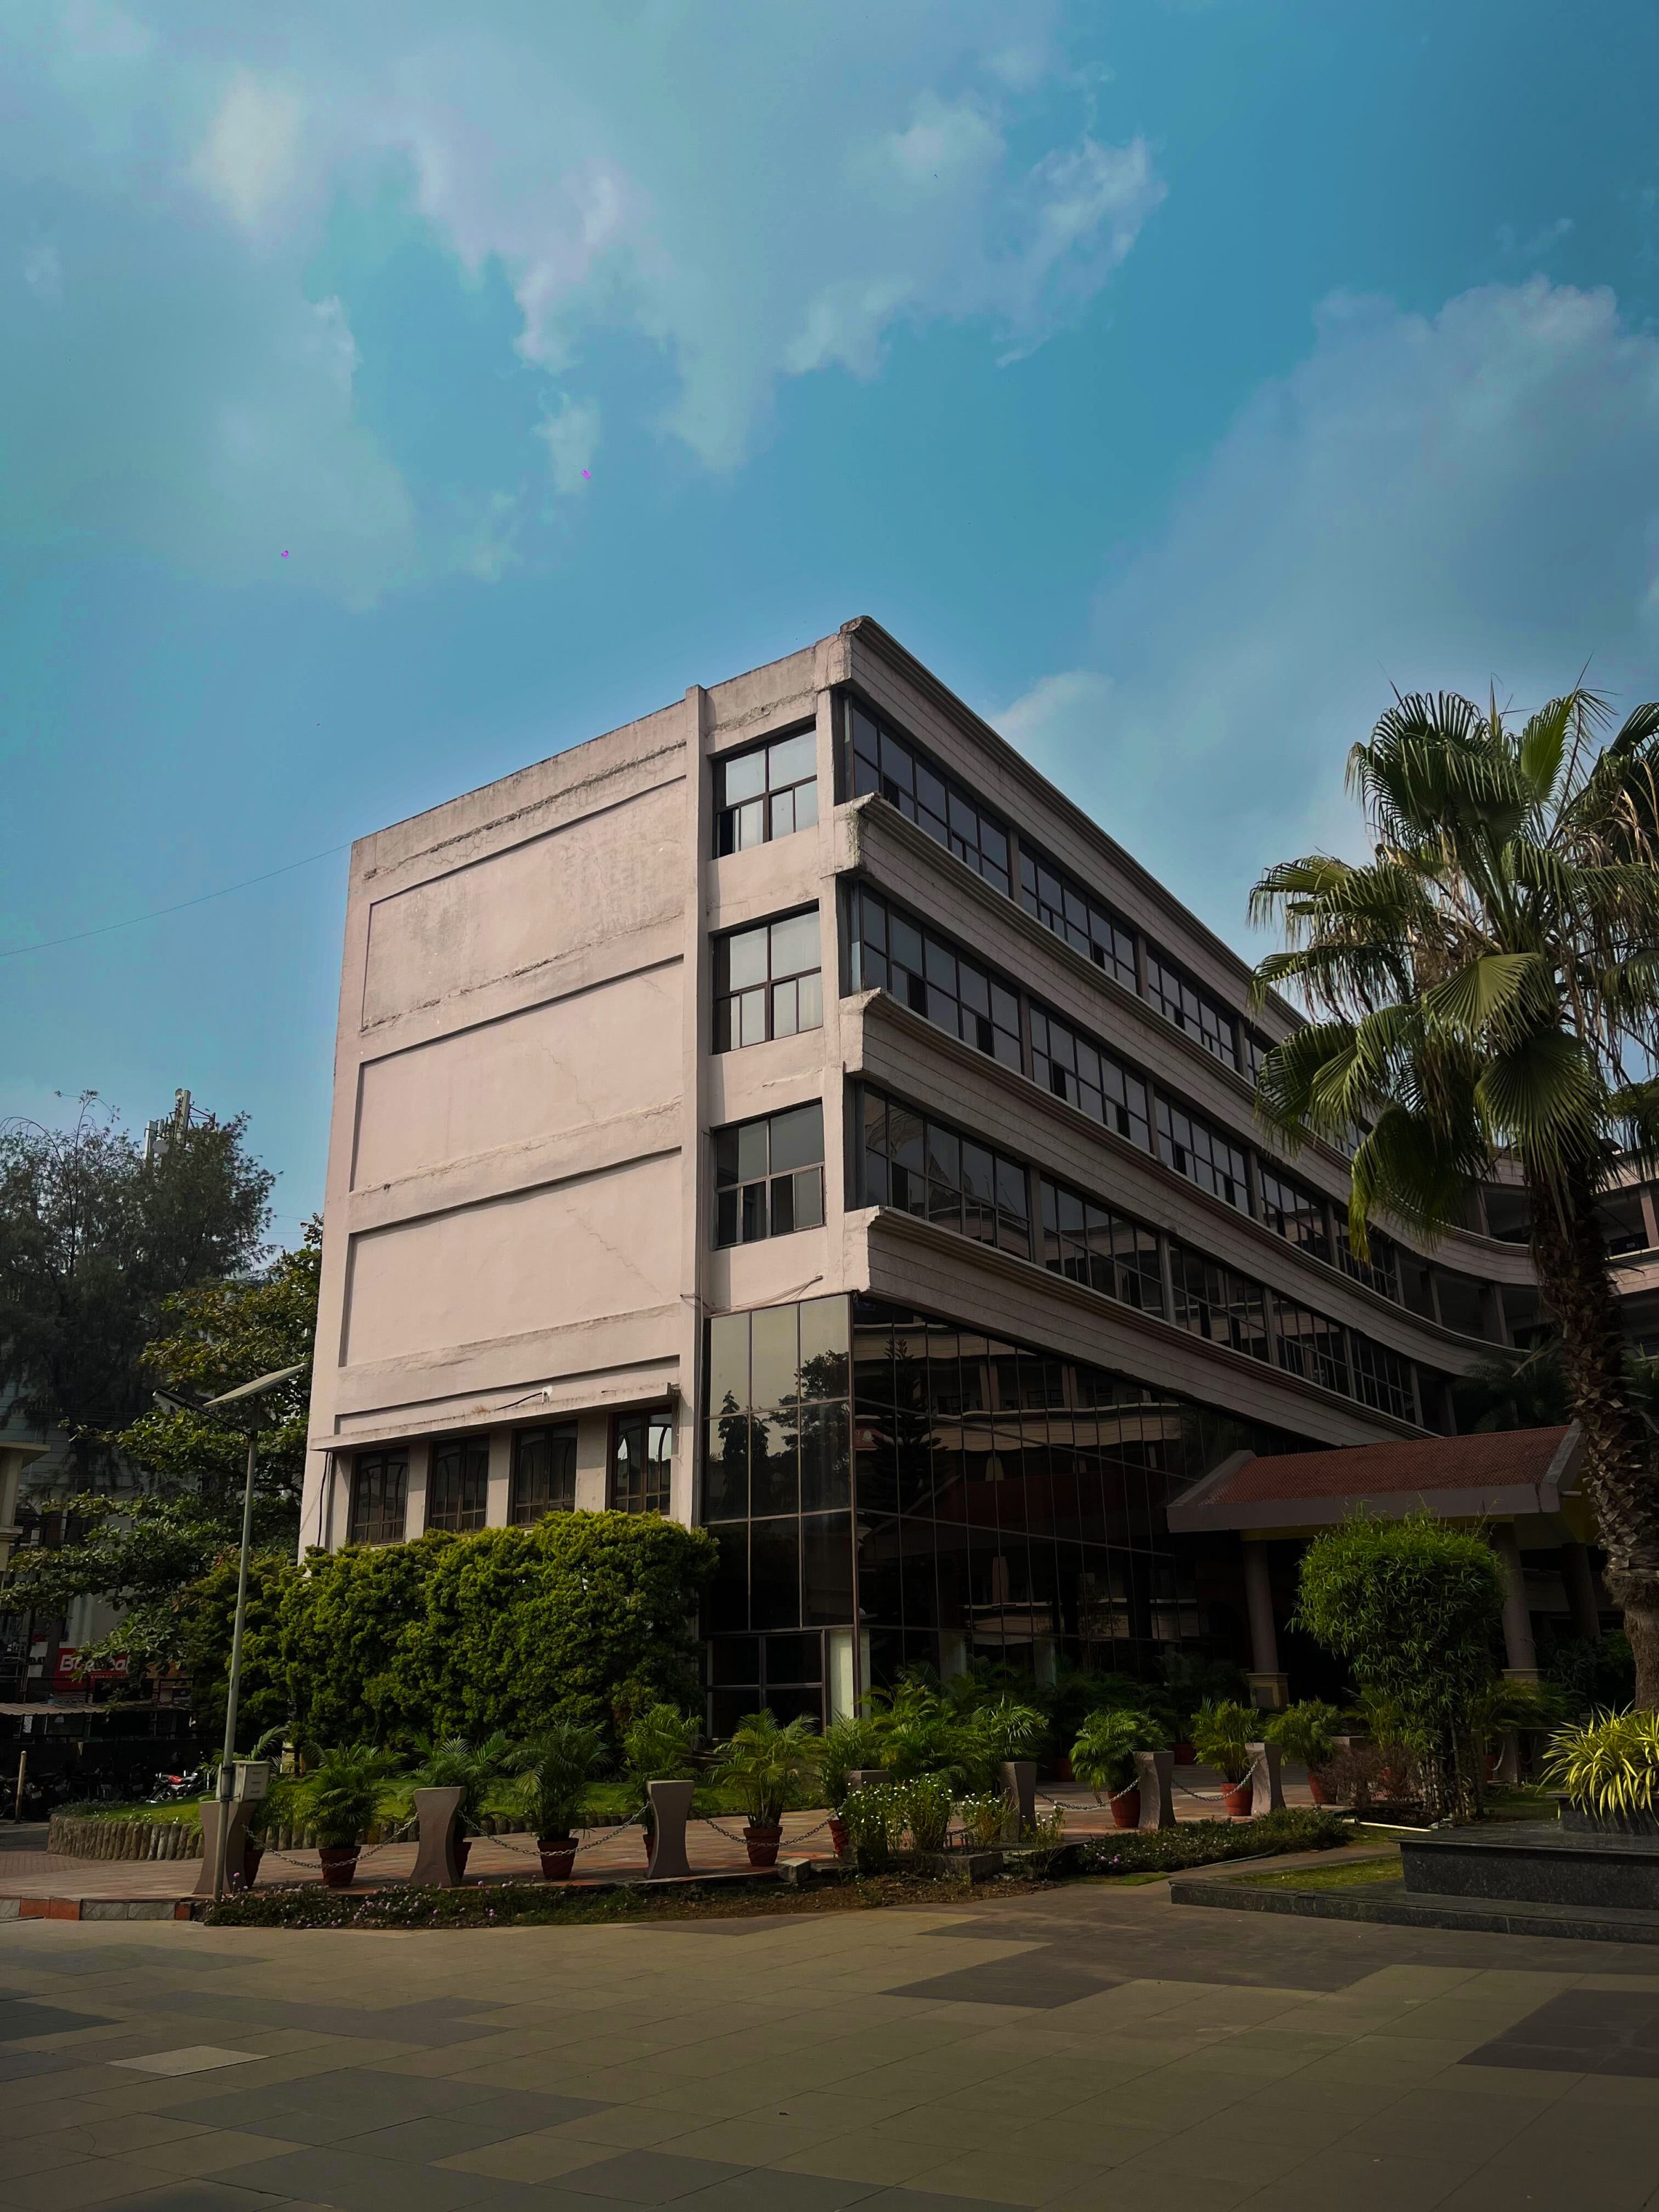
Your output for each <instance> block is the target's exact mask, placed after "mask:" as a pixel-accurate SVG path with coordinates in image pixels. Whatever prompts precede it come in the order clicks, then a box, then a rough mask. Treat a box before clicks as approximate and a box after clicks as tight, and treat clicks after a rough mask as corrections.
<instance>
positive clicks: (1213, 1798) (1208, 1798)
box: [1175, 1752, 1261, 1805]
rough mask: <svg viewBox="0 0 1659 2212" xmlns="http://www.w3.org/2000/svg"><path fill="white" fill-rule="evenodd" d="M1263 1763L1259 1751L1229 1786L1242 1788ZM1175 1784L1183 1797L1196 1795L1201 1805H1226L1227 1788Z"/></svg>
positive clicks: (1233, 1788) (1182, 1783) (1234, 1788)
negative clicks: (1202, 1788)
mask: <svg viewBox="0 0 1659 2212" xmlns="http://www.w3.org/2000/svg"><path fill="white" fill-rule="evenodd" d="M1260 1765H1261V1753H1260V1752H1258V1753H1256V1755H1255V1758H1254V1759H1252V1760H1251V1761H1250V1763H1249V1765H1248V1766H1247V1767H1246V1768H1245V1770H1244V1771H1243V1774H1242V1775H1240V1777H1239V1778H1238V1780H1237V1782H1234V1783H1230V1784H1228V1785H1227V1786H1228V1788H1229V1789H1232V1790H1242V1789H1243V1787H1244V1784H1246V1783H1247V1782H1250V1781H1253V1780H1254V1779H1255V1771H1256V1769H1257V1767H1258V1766H1260ZM1175 1786H1176V1789H1177V1790H1179V1791H1180V1792H1181V1794H1182V1796H1183V1797H1195V1798H1196V1799H1197V1800H1198V1802H1199V1803H1200V1805H1225V1803H1226V1802H1227V1799H1226V1791H1225V1790H1189V1789H1188V1787H1187V1785H1186V1784H1185V1783H1184V1782H1177V1783H1176V1785H1175Z"/></svg>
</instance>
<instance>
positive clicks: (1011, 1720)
mask: <svg viewBox="0 0 1659 2212" xmlns="http://www.w3.org/2000/svg"><path fill="white" fill-rule="evenodd" d="M969 1727H970V1728H971V1729H972V1730H973V1733H974V1734H975V1735H976V1736H977V1737H978V1738H979V1740H980V1741H981V1743H982V1744H983V1745H984V1747H985V1753H986V1756H987V1759H989V1760H990V1761H991V1762H992V1764H993V1765H995V1766H998V1767H1000V1766H1001V1765H1003V1764H1004V1763H1005V1762H1006V1760H1008V1759H1035V1758H1036V1756H1037V1753H1039V1752H1040V1751H1041V1750H1042V1747H1043V1744H1044V1743H1045V1741H1047V1739H1048V1720H1047V1718H1046V1717H1045V1716H1044V1715H1043V1714H1042V1713H1040V1712H1039V1711H1037V1709H1036V1706H1035V1705H1022V1704H1021V1703H1020V1701H1019V1699H1017V1698H1010V1697H1000V1698H996V1699H993V1700H992V1702H991V1703H990V1704H989V1705H981V1707H980V1708H979V1710H978V1711H976V1712H975V1714H974V1715H973V1716H972V1717H971V1719H970V1721H969Z"/></svg>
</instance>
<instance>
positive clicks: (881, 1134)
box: [864, 1088, 1031, 1259]
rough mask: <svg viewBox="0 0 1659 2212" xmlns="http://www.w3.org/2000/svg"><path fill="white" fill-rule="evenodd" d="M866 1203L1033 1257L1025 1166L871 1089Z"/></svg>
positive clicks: (867, 1096) (866, 1125) (868, 1093)
mask: <svg viewBox="0 0 1659 2212" xmlns="http://www.w3.org/2000/svg"><path fill="white" fill-rule="evenodd" d="M864 1203H865V1204H866V1206H896V1207H897V1208H898V1210H899V1211H900V1212H904V1213H916V1214H920V1215H921V1216H922V1217H923V1218H925V1219H927V1220H929V1221H935V1222H937V1223H938V1224H939V1226H940V1227H941V1228H944V1229H954V1230H956V1231H957V1232H958V1234H960V1235H963V1236H967V1237H974V1238H975V1239H976V1240H977V1242H979V1243H981V1244H994V1245H996V1246H998V1247H999V1248H1000V1249H1001V1250H1003V1251H1005V1252H1016V1253H1018V1255H1019V1256H1020V1257H1021V1258H1022V1259H1030V1256H1031V1221H1030V1198H1029V1197H1028V1196H1027V1182H1026V1175H1025V1169H1024V1165H1023V1164H1022V1163H1021V1162H1020V1161H1018V1160H1014V1159H1010V1158H1007V1157H1006V1155H1005V1154H1002V1153H999V1152H993V1151H992V1150H991V1148H990V1146H987V1145H981V1144H980V1143H979V1142H977V1141H976V1139H974V1138H972V1137H967V1136H964V1135H963V1133H962V1132H961V1131H960V1130H958V1129H953V1128H951V1126H950V1125H949V1123H948V1122H944V1121H935V1120H933V1117H932V1116H931V1115H926V1116H924V1115H921V1114H918V1113H917V1112H916V1111H915V1109H914V1108H912V1107H909V1106H905V1105H902V1104H901V1103H900V1102H899V1101H898V1100H897V1099H896V1098H889V1097H885V1096H884V1094H883V1093H882V1092H881V1091H873V1090H870V1089H868V1088H866V1091H865V1093H864Z"/></svg>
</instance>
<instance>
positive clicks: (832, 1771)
mask: <svg viewBox="0 0 1659 2212" xmlns="http://www.w3.org/2000/svg"><path fill="white" fill-rule="evenodd" d="M880 1764H881V1732H880V1730H879V1729H878V1727H877V1725H876V1723H874V1722H873V1721H867V1720H853V1719H846V1720H839V1721H831V1722H830V1723H829V1727H828V1728H827V1729H825V1730H824V1731H823V1736H822V1737H821V1739H820V1740H819V1746H818V1776H819V1779H820V1781H821V1782H822V1784H823V1795H824V1800H825V1802H826V1803H827V1804H828V1805H829V1808H830V1809H831V1810H832V1811H833V1812H836V1813H839V1812H840V1810H841V1808H842V1805H843V1804H844V1803H845V1802H846V1799H847V1792H848V1789H849V1788H850V1787H851V1784H850V1783H849V1781H848V1777H849V1776H850V1775H851V1774H853V1773H854V1772H855V1771H857V1770H859V1769H860V1768H862V1767H866V1766H879V1765H880Z"/></svg>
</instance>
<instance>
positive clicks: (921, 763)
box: [847, 699, 1013, 897]
mask: <svg viewBox="0 0 1659 2212" xmlns="http://www.w3.org/2000/svg"><path fill="white" fill-rule="evenodd" d="M847 728H848V741H849V742H848V752H849V756H850V757H849V762H848V791H849V793H850V794H851V796H852V797H853V798H854V799H859V798H861V797H863V795H864V794H865V793H866V792H878V793H880V795H881V796H882V798H884V799H885V800H886V801H887V803H888V805H890V806H896V807H897V809H898V811H899V812H900V813H901V814H902V815H904V816H905V817H907V818H908V820H909V821H912V822H914V823H915V824H916V826H917V827H918V828H919V829H925V830H926V831H927V835H928V836H930V837H932V838H933V839H934V841H935V842H937V843H939V844H940V845H943V846H945V848H946V849H947V850H948V851H950V852H952V853H954V854H956V856H957V860H965V861H966V862H967V864H968V866H969V867H970V868H971V869H972V870H973V871H974V872H975V875H978V876H982V877H983V878H985V880H986V882H987V884H995V886H996V888H997V889H998V890H1000V891H1002V892H1003V893H1005V894H1006V896H1010V897H1012V895H1013V884H1012V879H1011V877H1010V874H1009V866H1008V861H1009V844H1008V831H1007V829H1006V826H1005V825H1004V823H1001V822H1000V821H999V820H998V819H997V817H996V816H995V815H994V814H992V813H990V812H988V811H987V809H986V808H984V807H982V806H981V805H980V804H979V802H978V800H977V799H975V798H973V797H972V796H971V795H970V793H968V792H967V791H966V790H964V789H963V787H962V785H960V784H959V783H957V781H956V780H955V779H954V778H953V777H951V776H949V775H945V771H944V770H943V769H939V768H936V767H934V765H933V763H932V762H931V761H930V760H929V759H928V758H927V755H926V754H925V753H923V752H921V751H920V750H918V749H917V748H916V747H915V745H914V744H911V742H910V740H909V739H908V738H905V737H902V736H901V735H900V733H899V732H898V731H897V730H896V729H894V728H893V727H892V726H891V725H890V723H887V722H884V721H880V720H878V719H877V717H876V716H875V715H873V714H871V713H870V711H869V710H868V708H865V707H861V706H860V704H859V703H858V702H857V701H856V700H850V699H849V700H848V702H847Z"/></svg>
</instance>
